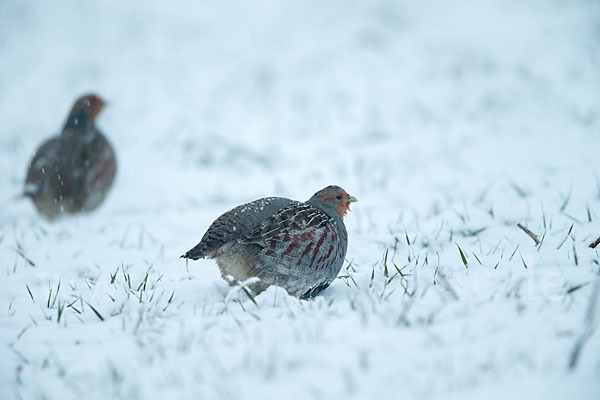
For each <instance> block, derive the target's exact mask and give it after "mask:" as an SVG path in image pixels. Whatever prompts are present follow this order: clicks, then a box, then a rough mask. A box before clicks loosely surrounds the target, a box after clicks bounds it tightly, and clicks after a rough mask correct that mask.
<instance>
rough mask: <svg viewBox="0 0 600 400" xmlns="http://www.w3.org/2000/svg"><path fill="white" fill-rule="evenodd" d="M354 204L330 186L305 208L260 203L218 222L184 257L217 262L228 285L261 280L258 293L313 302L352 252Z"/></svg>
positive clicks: (279, 201) (277, 201) (277, 200)
mask: <svg viewBox="0 0 600 400" xmlns="http://www.w3.org/2000/svg"><path fill="white" fill-rule="evenodd" d="M355 201H358V200H357V199H356V198H354V197H352V196H350V195H349V194H348V193H346V191H345V190H344V189H342V188H341V187H339V186H327V187H326V188H325V189H322V190H319V191H318V192H317V193H315V194H314V195H313V196H312V197H311V198H310V199H308V201H306V202H305V203H302V202H298V201H294V200H290V199H286V198H283V197H266V198H263V199H259V200H255V201H253V202H251V203H247V204H243V205H241V206H238V207H236V208H234V209H233V210H231V211H228V212H226V213H225V214H223V215H221V216H220V217H219V218H217V219H216V220H215V221H214V222H213V223H212V225H211V226H210V227H209V228H208V231H207V232H206V233H205V234H204V237H202V240H201V241H200V243H198V244H197V245H196V246H195V247H194V248H192V249H191V250H190V251H188V252H187V253H185V254H184V255H183V256H181V257H183V258H191V259H192V260H197V259H199V258H214V259H216V261H217V264H218V265H219V269H220V270H221V275H222V276H223V278H225V279H226V280H228V279H227V278H228V276H232V277H233V278H234V279H235V280H236V281H245V280H246V279H249V278H252V277H257V278H259V279H260V280H259V281H258V282H257V283H254V284H252V285H250V289H252V290H253V291H254V292H255V293H260V292H262V291H263V290H265V289H266V288H267V287H269V286H270V285H278V286H281V287H283V288H284V289H286V290H287V291H288V293H289V294H291V295H293V296H296V297H300V298H303V299H305V298H309V297H312V296H314V295H316V294H318V293H320V292H321V291H323V290H324V289H325V288H327V287H328V286H329V285H330V284H331V282H332V281H333V280H334V279H335V278H336V276H337V274H338V272H339V271H340V269H341V268H342V264H343V262H344V257H345V256H346V249H347V247H348V235H347V233H346V227H345V226H344V221H343V218H344V216H345V215H346V213H347V212H348V210H349V209H350V203H352V202H355ZM232 283H233V282H232Z"/></svg>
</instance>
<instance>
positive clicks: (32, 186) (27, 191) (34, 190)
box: [19, 183, 40, 197]
mask: <svg viewBox="0 0 600 400" xmlns="http://www.w3.org/2000/svg"><path fill="white" fill-rule="evenodd" d="M39 192H40V185H38V184H37V183H26V184H25V188H24V189H23V193H22V194H21V196H22V197H33V196H35V195H36V194H38V193H39ZM21 196H19V197H21Z"/></svg>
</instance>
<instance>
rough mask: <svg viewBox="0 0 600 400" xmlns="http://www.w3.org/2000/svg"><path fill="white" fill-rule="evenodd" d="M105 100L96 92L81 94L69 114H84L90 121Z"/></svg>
mask: <svg viewBox="0 0 600 400" xmlns="http://www.w3.org/2000/svg"><path fill="white" fill-rule="evenodd" d="M105 105H106V102H105V101H104V100H103V99H102V98H101V97H100V96H98V95H96V94H86V95H84V96H81V97H80V98H79V99H77V101H76V102H75V104H73V108H72V109H71V113H70V115H82V114H83V115H84V116H85V117H87V118H88V119H89V120H90V121H92V122H93V121H94V120H95V119H96V117H97V116H98V114H100V111H102V109H103V108H104V106H105Z"/></svg>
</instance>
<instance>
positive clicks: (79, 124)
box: [65, 108, 94, 130]
mask: <svg viewBox="0 0 600 400" xmlns="http://www.w3.org/2000/svg"><path fill="white" fill-rule="evenodd" d="M93 124H94V121H93V120H91V119H90V111H89V110H88V109H85V108H84V109H81V110H78V111H73V112H72V113H71V114H69V117H68V118H67V122H65V130H67V128H87V127H90V126H92V125H93Z"/></svg>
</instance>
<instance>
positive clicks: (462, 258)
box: [454, 242, 469, 268]
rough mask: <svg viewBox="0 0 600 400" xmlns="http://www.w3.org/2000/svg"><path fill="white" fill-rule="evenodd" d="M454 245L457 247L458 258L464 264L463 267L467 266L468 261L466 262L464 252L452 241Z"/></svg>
mask: <svg viewBox="0 0 600 400" xmlns="http://www.w3.org/2000/svg"><path fill="white" fill-rule="evenodd" d="M454 244H455V245H456V247H458V252H459V253H460V259H461V260H462V262H463V264H464V265H465V268H469V265H468V262H467V257H466V256H465V253H464V252H463V251H462V249H461V248H460V246H459V245H458V243H456V242H455V243H454Z"/></svg>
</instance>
